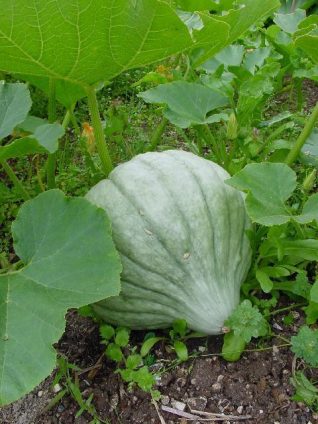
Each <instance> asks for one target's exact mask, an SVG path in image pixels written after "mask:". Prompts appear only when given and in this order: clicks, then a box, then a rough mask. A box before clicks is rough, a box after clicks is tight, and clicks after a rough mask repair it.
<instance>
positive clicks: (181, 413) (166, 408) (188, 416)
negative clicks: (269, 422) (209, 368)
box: [161, 405, 252, 422]
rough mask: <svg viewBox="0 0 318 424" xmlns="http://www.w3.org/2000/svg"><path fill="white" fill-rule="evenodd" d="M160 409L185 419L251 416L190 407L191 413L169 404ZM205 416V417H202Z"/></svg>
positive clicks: (228, 419)
mask: <svg viewBox="0 0 318 424" xmlns="http://www.w3.org/2000/svg"><path fill="white" fill-rule="evenodd" d="M161 409H162V410H163V411H165V412H169V413H170V414H174V415H177V416H178V417H182V418H185V419H186V420H200V421H206V422H208V421H234V420H235V421H244V420H249V419H251V418H252V416H251V415H224V414H218V413H213V412H203V411H197V410H195V409H191V414H189V413H188V412H184V411H179V410H178V409H174V408H170V407H169V406H164V405H162V406H161ZM202 417H207V418H202Z"/></svg>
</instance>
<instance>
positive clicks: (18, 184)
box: [1, 160, 31, 201]
mask: <svg viewBox="0 0 318 424" xmlns="http://www.w3.org/2000/svg"><path fill="white" fill-rule="evenodd" d="M1 165H2V167H3V169H4V170H5V172H6V173H7V175H8V177H9V178H10V180H11V181H12V183H13V184H14V186H15V188H16V189H17V190H18V191H19V192H20V194H21V196H22V198H23V200H25V201H26V200H30V199H31V197H30V196H29V193H28V192H27V191H26V190H25V188H24V187H23V185H22V183H21V181H20V180H19V178H18V177H17V176H16V175H15V173H14V171H13V169H12V168H11V166H10V165H9V164H8V162H7V161H5V160H4V161H1Z"/></svg>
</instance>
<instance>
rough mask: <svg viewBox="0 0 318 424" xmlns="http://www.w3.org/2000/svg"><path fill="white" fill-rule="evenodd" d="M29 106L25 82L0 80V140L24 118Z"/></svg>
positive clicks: (28, 93) (29, 97)
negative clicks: (10, 82) (9, 82)
mask: <svg viewBox="0 0 318 424" xmlns="http://www.w3.org/2000/svg"><path fill="white" fill-rule="evenodd" d="M0 66H1V65H0ZM31 106H32V101H31V96H30V92H29V90H28V88H27V86H26V85H25V84H19V83H16V84H8V83H6V82H4V81H1V82H0V140H1V139H2V138H4V137H7V136H8V135H10V134H11V133H12V131H13V130H14V128H15V127H16V126H17V125H18V124H21V122H23V121H24V120H25V118H26V117H27V114H28V113H29V110H30V109H31Z"/></svg>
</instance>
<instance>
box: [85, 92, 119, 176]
mask: <svg viewBox="0 0 318 424" xmlns="http://www.w3.org/2000/svg"><path fill="white" fill-rule="evenodd" d="M86 92H87V98H88V107H89V111H90V115H91V118H92V124H93V128H94V134H95V142H96V147H97V151H98V154H99V157H100V160H101V162H102V169H103V171H104V173H105V175H106V176H108V174H109V173H110V172H111V170H112V169H113V164H112V160H111V157H110V154H109V151H108V147H107V144H106V140H105V135H104V130H103V127H102V122H101V119H100V114H99V108H98V102H97V98H96V93H95V89H94V87H88V88H87V90H86Z"/></svg>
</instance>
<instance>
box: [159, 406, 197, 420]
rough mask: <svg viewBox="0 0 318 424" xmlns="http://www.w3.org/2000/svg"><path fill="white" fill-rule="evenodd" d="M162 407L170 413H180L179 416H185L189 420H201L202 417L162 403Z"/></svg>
mask: <svg viewBox="0 0 318 424" xmlns="http://www.w3.org/2000/svg"><path fill="white" fill-rule="evenodd" d="M161 409H162V410H163V411H165V412H169V413H170V414H174V415H178V417H183V418H186V419H189V420H199V419H200V417H199V416H196V415H193V414H189V413H188V412H183V411H179V410H178V409H174V408H170V407H169V406H165V405H161Z"/></svg>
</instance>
